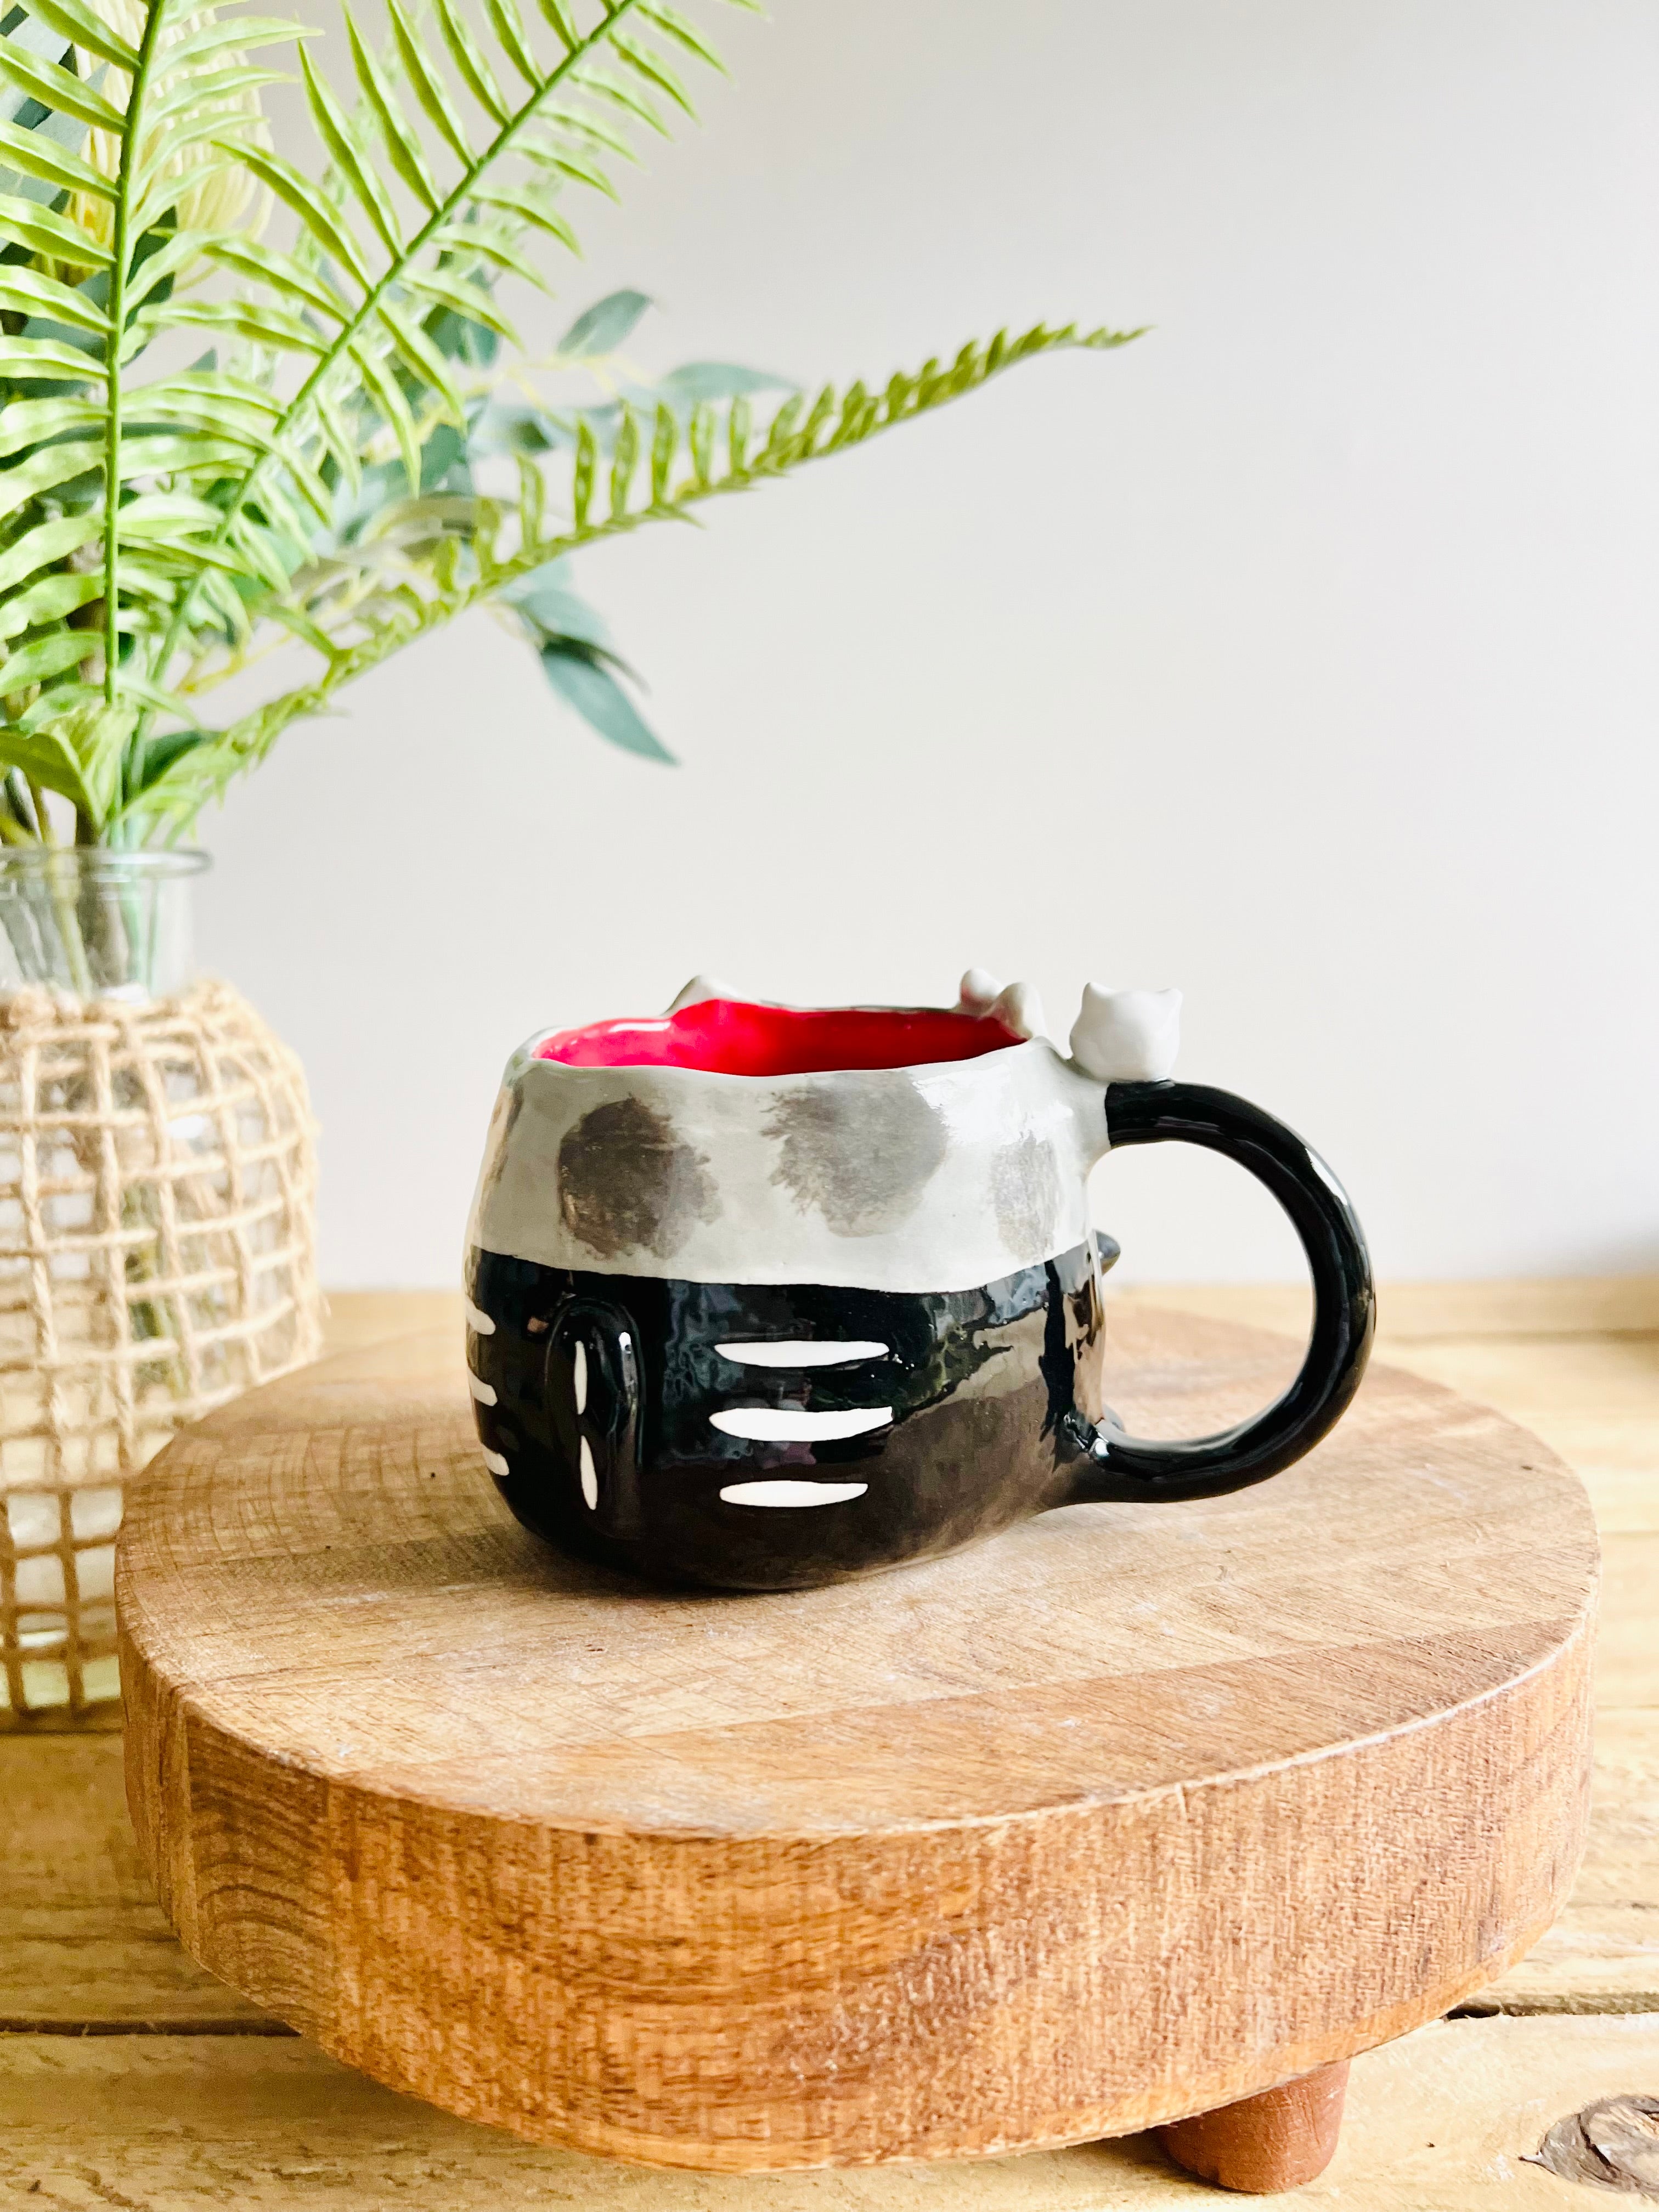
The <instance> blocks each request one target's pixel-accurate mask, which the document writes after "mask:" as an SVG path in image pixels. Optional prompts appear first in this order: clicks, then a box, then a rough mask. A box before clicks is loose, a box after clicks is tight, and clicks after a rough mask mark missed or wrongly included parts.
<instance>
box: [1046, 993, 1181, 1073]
mask: <svg viewBox="0 0 1659 2212" xmlns="http://www.w3.org/2000/svg"><path fill="white" fill-rule="evenodd" d="M1071 1044H1072V1058H1073V1060H1075V1061H1076V1062H1077V1064H1078V1066H1079V1067H1080V1068H1081V1069H1082V1070H1083V1072H1084V1073H1085V1075H1092V1076H1093V1077H1095V1079H1097V1081H1098V1082H1101V1083H1166V1082H1168V1080H1169V1079H1170V1075H1171V1073H1173V1071H1174V1068H1175V1063H1176V1052H1177V1051H1178V1050H1179V1049H1180V1045H1181V994H1180V992H1179V991H1109V990H1107V989H1105V988H1104V987H1103V986H1102V985H1101V984H1098V983H1085V985H1084V987H1083V1006H1082V1009H1081V1011H1080V1012H1079V1015H1078V1018H1077V1019H1076V1021H1075V1022H1074V1023H1073V1024H1072V1037H1071Z"/></svg>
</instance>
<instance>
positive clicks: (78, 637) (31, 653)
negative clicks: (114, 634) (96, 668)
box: [0, 629, 98, 698]
mask: <svg viewBox="0 0 1659 2212" xmlns="http://www.w3.org/2000/svg"><path fill="white" fill-rule="evenodd" d="M97 645H98V640H97V638H96V637H95V636H94V635H93V634H92V633H91V632H90V631H88V630H84V629H76V630H54V631H52V633H51V634H50V635H47V636H46V637H41V638H34V639H32V640H31V641H30V642H29V643H28V644H27V645H25V646H20V647H18V649H17V651H16V652H15V653H8V654H7V655H6V658H5V659H4V660H0V695H3V696H6V697H8V698H9V697H11V696H13V695H14V694H15V693H16V692H19V691H21V690H23V689H24V688H25V687H26V686H27V685H28V684H44V683H46V681H47V680H48V679H49V678H52V677H53V676H61V675H62V674H63V672H64V670H65V669H66V668H75V667H77V666H78V665H80V663H81V662H82V661H83V660H84V659H86V658H87V657H88V654H89V653H93V652H94V651H95V650H96V648H97Z"/></svg>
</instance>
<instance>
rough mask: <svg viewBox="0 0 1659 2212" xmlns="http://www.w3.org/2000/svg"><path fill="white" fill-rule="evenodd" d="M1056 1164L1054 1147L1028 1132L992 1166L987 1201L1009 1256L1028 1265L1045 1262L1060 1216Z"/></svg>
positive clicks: (997, 1155)
mask: <svg viewBox="0 0 1659 2212" xmlns="http://www.w3.org/2000/svg"><path fill="white" fill-rule="evenodd" d="M1060 1198H1061V1193H1060V1163H1059V1162H1058V1161H1057V1160H1056V1159H1055V1158H1054V1146H1052V1145H1050V1144H1048V1143H1046V1142H1045V1141H1044V1139H1042V1138H1041V1137H1039V1136H1036V1134H1034V1133H1033V1132H1032V1131H1030V1129H1028V1130H1027V1131H1026V1133H1025V1134H1024V1136H1023V1137H1016V1138H1015V1139H1014V1141H1013V1142H1012V1144H1010V1145H1004V1146H1003V1147H1002V1149H1001V1150H1000V1152H998V1153H997V1154H996V1156H995V1158H994V1159H993V1160H992V1162H991V1203H992V1205H993V1206H994V1207H995V1209H996V1217H997V1227H998V1228H999V1229H1000V1231H1002V1241H1003V1243H1005V1244H1006V1246H1007V1247H1008V1249H1009V1250H1010V1251H1011V1252H1016V1253H1018V1255H1019V1257H1020V1259H1021V1261H1023V1262H1024V1265H1026V1266H1027V1267H1030V1266H1033V1265H1035V1263H1036V1261H1039V1260H1046V1259H1048V1256H1049V1255H1050V1253H1051V1251H1052V1250H1053V1248H1054V1224H1055V1222H1056V1221H1057V1220H1058V1219H1059V1218H1060Z"/></svg>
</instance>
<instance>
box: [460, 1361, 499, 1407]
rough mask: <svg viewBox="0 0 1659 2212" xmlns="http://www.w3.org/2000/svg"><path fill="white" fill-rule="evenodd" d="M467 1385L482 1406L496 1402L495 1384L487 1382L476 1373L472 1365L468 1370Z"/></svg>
mask: <svg viewBox="0 0 1659 2212" xmlns="http://www.w3.org/2000/svg"><path fill="white" fill-rule="evenodd" d="M466 1387H467V1389H469V1390H470V1391H471V1393H472V1395H473V1396H474V1397H475V1398H476V1399H477V1401H478V1403H479V1404H480V1405H481V1406H493V1405H494V1404H495V1385H494V1384H493V1383H486V1382H485V1381H484V1380H483V1377H482V1376H477V1375H475V1374H474V1373H473V1372H472V1370H471V1368H470V1367H469V1368H468V1369H467V1370H466Z"/></svg>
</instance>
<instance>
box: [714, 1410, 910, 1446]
mask: <svg viewBox="0 0 1659 2212" xmlns="http://www.w3.org/2000/svg"><path fill="white" fill-rule="evenodd" d="M708 1418H709V1419H710V1421H711V1422H712V1423H713V1424H714V1427H715V1428H717V1429H720V1430H721V1431H724V1433H725V1434H726V1436H728V1437H748V1438H749V1439H750V1442H751V1443H762V1444H782V1443H801V1442H803V1441H811V1442H816V1443H829V1442H830V1441H831V1440H832V1439H833V1438H835V1437H861V1436H863V1435H864V1434H865V1433H866V1431H868V1430H870V1429H884V1428H885V1427H886V1426H887V1425H888V1423H889V1422H890V1420H891V1419H892V1418H893V1409H892V1407H890V1406H853V1407H848V1410H847V1411H846V1412H845V1413H801V1412H800V1411H799V1409H798V1408H797V1407H793V1406H739V1407H736V1408H735V1409H734V1410H733V1411H732V1412H731V1413H711V1414H710V1415H709V1417H708Z"/></svg>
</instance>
